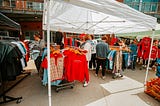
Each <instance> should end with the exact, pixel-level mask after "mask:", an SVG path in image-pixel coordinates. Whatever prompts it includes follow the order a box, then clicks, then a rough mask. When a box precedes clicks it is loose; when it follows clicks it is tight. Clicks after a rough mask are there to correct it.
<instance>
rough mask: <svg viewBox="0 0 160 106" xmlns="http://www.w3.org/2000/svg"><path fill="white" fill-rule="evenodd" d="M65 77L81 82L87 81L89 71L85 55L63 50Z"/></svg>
mask: <svg viewBox="0 0 160 106" xmlns="http://www.w3.org/2000/svg"><path fill="white" fill-rule="evenodd" d="M63 54H64V56H65V58H64V63H65V64H64V68H65V78H66V79H67V80H68V81H70V82H72V81H74V80H77V81H80V82H83V81H84V80H86V81H87V82H88V81H89V72H88V66H87V60H86V56H85V55H84V54H75V53H74V52H73V51H70V50H65V51H64V53H63Z"/></svg>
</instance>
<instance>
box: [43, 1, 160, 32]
mask: <svg viewBox="0 0 160 106" xmlns="http://www.w3.org/2000/svg"><path fill="white" fill-rule="evenodd" d="M45 4H47V3H45ZM47 7H48V6H47V5H45V10H47ZM49 7H50V8H49V12H50V16H49V24H50V29H51V30H53V31H58V30H61V31H63V32H74V33H84V32H85V33H90V34H107V33H128V32H139V31H149V30H152V29H155V26H156V24H157V22H156V18H155V17H151V16H149V15H145V14H143V13H141V12H139V11H137V10H134V9H132V8H130V7H129V6H127V5H125V4H122V3H119V2H117V1H114V0H54V1H52V0H51V1H50V6H49ZM43 29H44V30H46V29H47V11H44V19H43Z"/></svg>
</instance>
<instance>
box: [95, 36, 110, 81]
mask: <svg viewBox="0 0 160 106" xmlns="http://www.w3.org/2000/svg"><path fill="white" fill-rule="evenodd" d="M101 39H102V42H100V43H98V44H97V45H96V58H97V67H96V74H95V76H98V71H99V68H100V66H102V79H105V70H106V67H105V66H106V57H107V53H108V51H109V46H108V44H107V43H106V40H107V38H106V37H105V36H102V38H101Z"/></svg>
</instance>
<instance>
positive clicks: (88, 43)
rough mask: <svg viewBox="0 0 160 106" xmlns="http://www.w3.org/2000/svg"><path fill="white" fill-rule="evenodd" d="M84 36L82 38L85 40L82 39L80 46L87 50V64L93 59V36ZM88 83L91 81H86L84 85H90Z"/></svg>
mask: <svg viewBox="0 0 160 106" xmlns="http://www.w3.org/2000/svg"><path fill="white" fill-rule="evenodd" d="M83 38H84V39H82V40H84V41H82V42H83V43H82V44H81V45H80V48H81V49H84V50H86V51H87V53H86V60H87V64H89V61H90V60H91V48H92V45H91V36H90V35H88V34H87V35H85V36H84V37H83ZM88 66H89V65H88ZM88 84H89V82H87V81H84V85H83V86H84V87H86V86H88Z"/></svg>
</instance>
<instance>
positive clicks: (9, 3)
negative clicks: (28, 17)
mask: <svg viewBox="0 0 160 106" xmlns="http://www.w3.org/2000/svg"><path fill="white" fill-rule="evenodd" d="M0 9H1V10H11V11H30V12H43V2H34V0H33V1H32V0H29V1H27V0H24V1H23V0H0Z"/></svg>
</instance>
